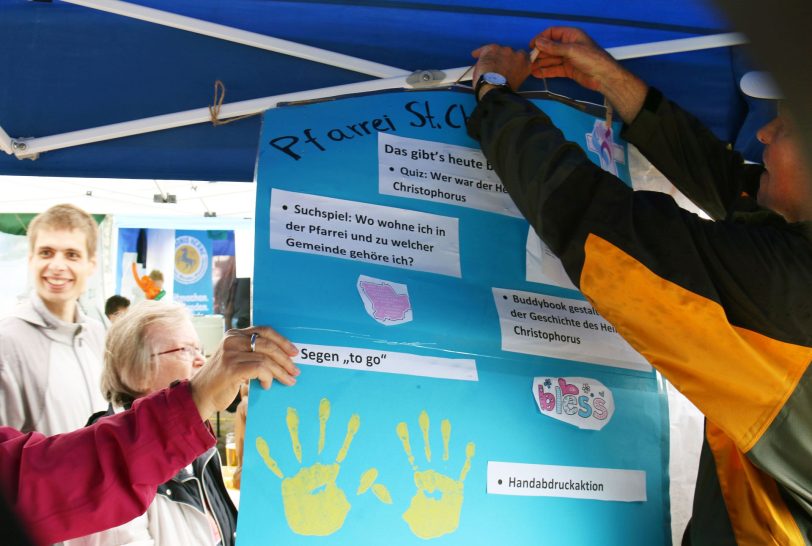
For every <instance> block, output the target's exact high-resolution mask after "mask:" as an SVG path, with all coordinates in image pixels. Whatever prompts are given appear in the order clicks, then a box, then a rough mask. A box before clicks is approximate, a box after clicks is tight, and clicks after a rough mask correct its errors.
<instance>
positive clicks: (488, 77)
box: [482, 72, 507, 85]
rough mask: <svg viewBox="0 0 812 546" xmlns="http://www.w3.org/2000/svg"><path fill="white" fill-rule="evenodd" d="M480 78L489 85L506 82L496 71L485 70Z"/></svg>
mask: <svg viewBox="0 0 812 546" xmlns="http://www.w3.org/2000/svg"><path fill="white" fill-rule="evenodd" d="M482 79H483V80H485V82H486V83H489V84H491V85H505V84H507V79H506V78H505V77H504V76H503V75H502V74H499V73H497V72H486V73H484V74H483V75H482Z"/></svg>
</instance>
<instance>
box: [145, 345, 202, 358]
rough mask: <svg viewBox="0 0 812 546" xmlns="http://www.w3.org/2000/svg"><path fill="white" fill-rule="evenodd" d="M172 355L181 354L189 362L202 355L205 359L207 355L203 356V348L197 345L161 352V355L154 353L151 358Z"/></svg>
mask: <svg viewBox="0 0 812 546" xmlns="http://www.w3.org/2000/svg"><path fill="white" fill-rule="evenodd" d="M172 353H180V354H181V355H182V357H183V358H185V359H187V360H194V359H195V357H196V356H198V355H200V357H201V358H205V357H206V355H205V354H203V348H202V347H196V346H195V345H184V346H182V347H177V348H175V349H169V350H168V351H161V352H159V353H153V354H151V355H150V356H162V355H168V354H172Z"/></svg>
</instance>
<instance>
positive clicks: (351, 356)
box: [293, 342, 479, 381]
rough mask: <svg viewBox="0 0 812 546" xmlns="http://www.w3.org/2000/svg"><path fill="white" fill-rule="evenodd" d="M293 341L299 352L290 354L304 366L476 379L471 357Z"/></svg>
mask: <svg viewBox="0 0 812 546" xmlns="http://www.w3.org/2000/svg"><path fill="white" fill-rule="evenodd" d="M294 345H296V347H298V348H299V354H298V355H296V356H295V357H294V358H293V361H294V362H295V363H296V364H303V365H306V366H321V367H322V368H339V369H345V370H355V371H360V372H381V373H395V374H400V375H416V376H420V377H436V378H438V379H455V380H458V381H479V377H478V375H477V370H476V360H474V359H471V358H437V357H429V356H420V355H413V354H408V353H397V352H393V351H377V350H373V349H358V348H355V347H336V346H329V345H313V344H310V343H296V342H294Z"/></svg>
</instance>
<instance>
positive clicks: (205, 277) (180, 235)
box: [174, 230, 213, 315]
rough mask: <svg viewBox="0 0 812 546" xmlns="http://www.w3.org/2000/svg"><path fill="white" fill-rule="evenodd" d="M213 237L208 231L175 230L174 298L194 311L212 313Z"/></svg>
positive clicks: (196, 312)
mask: <svg viewBox="0 0 812 546" xmlns="http://www.w3.org/2000/svg"><path fill="white" fill-rule="evenodd" d="M210 256H211V241H210V240H209V238H208V236H207V234H206V232H205V231H181V230H177V231H176V232H175V284H174V293H175V296H174V299H175V301H178V302H180V303H182V304H184V305H185V306H186V307H188V308H189V310H190V311H191V312H192V313H193V314H195V315H209V314H211V312H212V307H213V288H212V281H211V258H210Z"/></svg>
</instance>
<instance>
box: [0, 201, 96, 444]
mask: <svg viewBox="0 0 812 546" xmlns="http://www.w3.org/2000/svg"><path fill="white" fill-rule="evenodd" d="M97 239H98V228H97V227H96V222H95V221H94V220H93V218H92V217H91V216H90V215H89V214H87V213H86V212H85V211H83V210H81V209H79V208H77V207H75V206H73V205H67V204H66V205H56V206H53V207H51V208H50V209H48V210H46V211H45V212H43V213H41V214H39V215H37V216H36V217H35V218H34V219H33V220H32V221H31V223H30V225H29V226H28V242H29V255H28V267H29V273H30V276H31V280H32V282H33V285H34V289H33V290H32V292H31V294H30V298H29V299H28V301H25V302H23V303H21V304H20V305H19V306H18V307H17V308H16V309H15V311H14V313H13V314H12V315H11V316H9V317H6V318H4V319H2V320H0V425H6V426H11V427H14V428H16V429H19V430H22V431H24V432H30V431H32V430H36V431H38V432H42V433H43V434H46V435H51V434H56V433H60V432H68V431H71V430H75V429H77V428H79V427H82V426H83V425H84V424H85V422H86V421H87V416H88V415H89V414H90V413H93V412H94V411H98V410H100V409H103V408H104V407H105V402H104V398H103V397H102V396H101V392H100V391H99V378H100V376H101V360H102V359H101V355H102V345H103V343H104V328H103V326H102V324H101V323H100V322H98V321H96V320H93V319H91V318H89V317H87V316H86V315H85V314H84V313H82V310H81V309H80V308H79V306H78V304H77V300H78V299H79V296H80V295H81V294H82V292H84V290H85V285H86V283H87V279H88V278H89V277H90V276H91V275H92V274H93V272H94V271H95V269H96V241H97Z"/></svg>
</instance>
